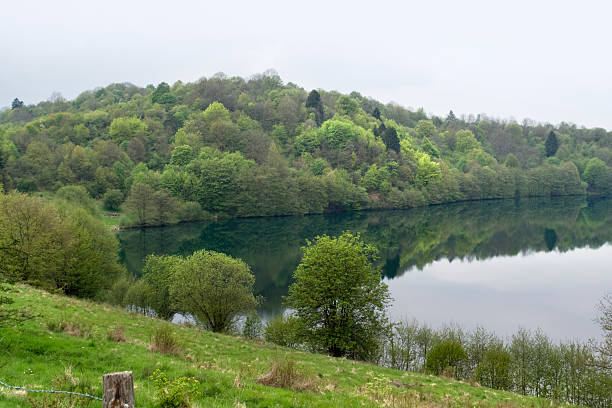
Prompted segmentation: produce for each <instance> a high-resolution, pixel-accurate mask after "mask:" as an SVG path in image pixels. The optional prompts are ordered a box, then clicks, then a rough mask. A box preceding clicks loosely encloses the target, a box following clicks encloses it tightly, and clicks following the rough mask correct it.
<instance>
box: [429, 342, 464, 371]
mask: <svg viewBox="0 0 612 408" xmlns="http://www.w3.org/2000/svg"><path fill="white" fill-rule="evenodd" d="M466 358H467V354H466V353H465V350H464V349H463V346H462V345H461V343H460V342H459V341H457V340H445V341H443V342H441V343H438V344H436V345H435V346H433V347H432V348H431V350H429V351H428V352H427V359H426V361H425V369H426V370H427V371H429V372H431V373H432V374H434V375H440V374H442V373H444V372H445V371H446V370H447V369H448V368H449V367H450V368H451V369H452V370H453V374H454V375H455V376H456V375H457V374H458V372H459V365H460V364H461V363H462V362H463V361H464V360H465V359H466Z"/></svg>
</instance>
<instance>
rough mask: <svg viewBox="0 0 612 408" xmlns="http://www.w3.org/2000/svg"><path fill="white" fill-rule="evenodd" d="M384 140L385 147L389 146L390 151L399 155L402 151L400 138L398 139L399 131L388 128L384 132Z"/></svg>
mask: <svg viewBox="0 0 612 408" xmlns="http://www.w3.org/2000/svg"><path fill="white" fill-rule="evenodd" d="M381 137H382V140H383V142H384V143H385V146H387V149H388V150H393V151H394V152H396V153H399V151H400V142H399V137H397V131H396V130H395V129H394V128H392V127H388V128H386V129H385V130H384V131H383V132H382V135H381Z"/></svg>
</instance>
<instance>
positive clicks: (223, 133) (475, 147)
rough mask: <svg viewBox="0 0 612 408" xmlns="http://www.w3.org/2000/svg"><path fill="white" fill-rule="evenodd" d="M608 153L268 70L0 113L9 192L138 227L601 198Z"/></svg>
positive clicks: (558, 131) (608, 142)
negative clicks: (41, 196) (72, 198)
mask: <svg viewBox="0 0 612 408" xmlns="http://www.w3.org/2000/svg"><path fill="white" fill-rule="evenodd" d="M611 148H612V132H608V131H606V130H605V129H600V128H596V129H585V128H580V127H578V126H576V125H574V124H569V123H561V124H559V125H552V124H542V123H537V122H535V121H532V120H524V121H522V122H521V123H516V122H515V121H503V120H497V119H492V118H488V117H486V116H485V115H478V116H473V115H470V116H466V117H461V118H459V117H456V116H455V115H454V114H453V112H452V111H451V112H449V114H448V116H447V117H444V118H443V117H437V116H428V115H427V114H425V112H424V111H423V110H422V109H419V110H416V111H412V110H409V109H405V108H403V107H401V106H398V105H395V104H387V105H384V104H382V103H380V102H378V101H375V100H373V99H371V98H367V97H364V96H362V95H361V94H359V93H358V92H352V93H351V94H350V95H343V94H340V93H338V92H335V91H329V92H328V91H324V90H312V91H307V90H305V89H303V88H300V87H299V86H297V85H295V84H293V83H287V84H285V83H283V81H282V80H281V79H280V78H279V77H278V75H276V74H275V73H274V72H267V73H264V74H261V75H255V76H253V77H251V78H249V79H244V78H239V77H231V78H230V77H226V76H224V75H222V74H219V75H215V76H213V77H211V78H203V79H201V80H199V81H197V82H194V83H182V82H177V83H175V84H173V85H172V86H170V85H168V84H166V83H161V84H159V85H157V86H153V85H150V86H147V87H146V88H139V87H137V86H134V85H131V84H112V85H109V86H107V87H105V88H100V89H96V90H93V91H85V92H83V93H82V94H80V95H79V96H78V97H77V98H76V99H75V100H73V101H67V100H65V99H63V98H55V99H54V100H53V101H46V102H41V103H39V104H37V105H31V106H26V105H24V104H23V103H21V101H19V100H18V99H15V101H13V104H12V108H11V109H9V110H5V111H4V112H1V113H0V182H2V183H3V185H4V188H5V189H6V190H13V189H16V190H19V191H24V192H44V193H45V194H49V193H51V194H54V193H55V192H57V191H60V190H61V189H62V188H65V187H66V186H74V185H77V186H82V187H83V188H85V189H86V191H87V193H88V194H89V195H90V196H91V197H93V198H94V199H97V200H100V202H102V203H103V205H104V207H105V209H106V211H112V212H116V211H119V210H120V209H123V210H125V214H126V215H125V218H123V217H122V219H121V222H123V223H124V224H126V225H134V226H145V225H166V224H173V223H176V222H180V221H191V220H203V219H214V218H218V217H250V216H268V215H289V214H311V213H323V212H330V211H345V210H356V209H385V208H393V209H395V208H409V207H416V206H423V205H427V204H435V203H444V202H454V201H463V200H474V199H489V198H503V197H523V196H551V195H584V194H593V195H610V194H611V193H612V152H611V150H610V149H611ZM116 221H119V218H118V217H117V219H116Z"/></svg>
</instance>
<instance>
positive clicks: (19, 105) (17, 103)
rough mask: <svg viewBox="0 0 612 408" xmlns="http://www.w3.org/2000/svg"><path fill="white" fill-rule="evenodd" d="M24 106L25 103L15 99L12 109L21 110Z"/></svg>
mask: <svg viewBox="0 0 612 408" xmlns="http://www.w3.org/2000/svg"><path fill="white" fill-rule="evenodd" d="M22 106H23V101H20V100H19V98H15V99H13V102H12V103H11V109H17V108H21V107H22Z"/></svg>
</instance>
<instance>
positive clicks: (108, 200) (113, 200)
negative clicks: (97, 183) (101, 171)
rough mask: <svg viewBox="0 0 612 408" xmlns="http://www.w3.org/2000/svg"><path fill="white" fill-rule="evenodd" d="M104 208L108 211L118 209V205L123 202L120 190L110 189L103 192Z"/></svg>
mask: <svg viewBox="0 0 612 408" xmlns="http://www.w3.org/2000/svg"><path fill="white" fill-rule="evenodd" d="M103 201H104V209H105V210H109V211H119V207H120V206H121V203H122V202H123V193H122V192H121V190H117V189H112V190H108V191H107V192H106V193H104V199H103Z"/></svg>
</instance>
